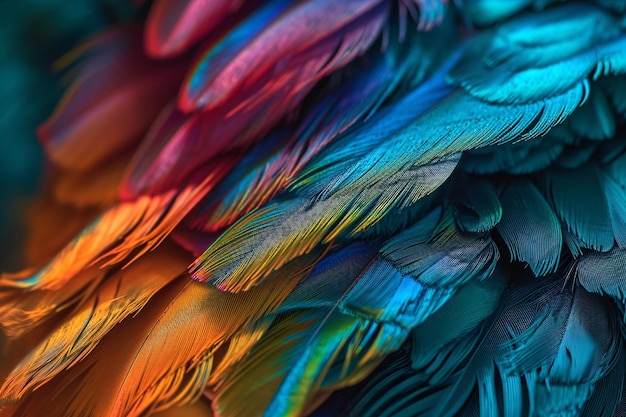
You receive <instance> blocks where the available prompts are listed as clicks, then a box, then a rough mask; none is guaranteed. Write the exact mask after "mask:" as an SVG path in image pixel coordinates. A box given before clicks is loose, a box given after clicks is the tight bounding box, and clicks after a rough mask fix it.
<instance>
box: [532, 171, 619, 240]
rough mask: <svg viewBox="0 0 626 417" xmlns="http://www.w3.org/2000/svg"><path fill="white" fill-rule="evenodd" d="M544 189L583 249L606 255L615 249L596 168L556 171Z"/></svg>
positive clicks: (548, 175) (545, 177)
mask: <svg viewBox="0 0 626 417" xmlns="http://www.w3.org/2000/svg"><path fill="white" fill-rule="evenodd" d="M542 181H543V189H544V192H545V194H546V195H547V196H548V199H549V200H550V201H551V202H552V204H553V206H554V208H555V211H556V214H557V216H559V218H560V220H561V221H562V222H563V223H564V225H565V226H566V227H567V229H568V230H569V231H570V232H572V233H573V234H574V235H575V236H576V237H577V238H578V239H580V241H581V242H582V244H583V247H585V248H590V249H594V250H597V251H601V252H605V251H608V250H609V249H611V247H612V246H613V229H612V226H611V220H610V219H611V217H610V215H609V208H608V205H607V201H606V197H605V195H604V193H603V192H602V185H601V183H600V178H599V177H598V172H597V170H596V169H595V167H594V166H592V165H587V166H585V167H581V168H579V169H577V170H562V169H552V170H550V171H546V172H545V174H544V175H543V179H542Z"/></svg>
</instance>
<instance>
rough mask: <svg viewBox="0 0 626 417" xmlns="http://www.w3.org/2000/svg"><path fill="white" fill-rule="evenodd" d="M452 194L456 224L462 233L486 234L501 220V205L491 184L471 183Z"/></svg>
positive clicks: (482, 182)
mask: <svg viewBox="0 0 626 417" xmlns="http://www.w3.org/2000/svg"><path fill="white" fill-rule="evenodd" d="M454 193H455V195H454V197H453V198H454V203H455V210H456V211H455V218H456V224H457V226H458V228H459V230H461V231H462V232H486V231H488V230H491V229H493V228H494V227H495V226H496V225H497V224H498V223H499V222H500V220H501V219H502V205H501V204H500V200H499V198H498V194H497V192H496V190H495V188H494V187H493V185H492V184H491V183H489V182H487V181H480V180H477V181H476V180H475V181H471V182H469V184H467V183H465V184H463V185H462V186H459V187H458V189H455V190H454Z"/></svg>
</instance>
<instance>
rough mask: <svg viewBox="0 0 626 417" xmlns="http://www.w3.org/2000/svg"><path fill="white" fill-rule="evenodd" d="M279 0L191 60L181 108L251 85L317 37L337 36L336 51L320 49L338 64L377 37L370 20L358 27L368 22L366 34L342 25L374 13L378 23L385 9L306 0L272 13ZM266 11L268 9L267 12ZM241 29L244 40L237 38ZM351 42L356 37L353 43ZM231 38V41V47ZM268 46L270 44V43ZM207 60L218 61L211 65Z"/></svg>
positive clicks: (365, 0) (376, 1) (371, 0)
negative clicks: (192, 64) (260, 28)
mask: <svg viewBox="0 0 626 417" xmlns="http://www.w3.org/2000/svg"><path fill="white" fill-rule="evenodd" d="M283 4H285V1H280V2H273V3H270V4H269V5H268V6H267V9H263V11H262V14H260V15H258V16H254V15H253V17H252V18H251V19H250V21H249V22H245V23H243V25H242V26H241V27H240V28H238V29H237V30H236V31H234V32H232V34H231V35H230V37H227V38H225V39H224V40H222V41H221V42H220V44H218V45H217V48H218V49H215V47H214V48H213V49H210V50H208V51H207V52H206V55H205V56H204V57H202V58H201V59H200V60H199V61H198V62H197V63H196V64H195V66H194V70H193V72H191V73H190V75H189V76H188V79H187V82H186V85H185V89H183V90H182V91H181V95H180V100H179V105H180V107H181V108H182V109H184V110H187V111H190V110H192V109H196V108H214V107H216V106H217V105H218V104H220V103H223V102H224V100H225V99H227V98H228V97H229V95H230V94H232V93H233V92H234V91H236V90H238V89H241V88H243V87H245V86H244V85H243V84H244V80H245V84H247V85H254V83H255V82H257V81H258V80H259V77H260V76H262V75H265V74H267V73H268V72H271V71H272V69H273V67H275V66H276V65H277V64H278V63H279V62H280V61H284V63H285V64H287V63H289V61H290V59H291V57H292V56H294V54H297V53H298V52H301V51H304V50H306V49H311V48H315V47H317V44H318V43H319V42H328V40H329V39H332V38H333V37H337V38H338V39H337V40H336V41H334V44H335V45H336V46H335V47H334V48H333V47H331V48H330V50H331V51H332V49H335V48H336V49H337V51H336V55H335V56H334V57H333V55H330V56H329V55H328V50H323V49H321V50H320V51H318V54H321V55H320V56H321V57H324V56H326V58H323V60H324V61H326V62H327V64H326V65H327V68H328V69H327V71H328V70H330V69H332V68H337V65H341V64H342V63H343V62H344V61H349V60H350V59H351V57H354V56H355V55H359V54H360V53H361V52H362V51H364V49H365V48H367V47H368V46H369V45H370V44H371V42H372V41H373V40H374V39H375V37H376V34H377V33H378V32H379V30H380V29H381V26H382V25H380V24H378V25H373V27H371V29H370V28H369V27H368V26H370V25H363V24H361V26H357V28H358V29H361V28H363V27H367V28H368V29H369V30H368V32H369V34H368V36H362V35H359V34H357V33H354V34H351V33H350V32H349V31H346V30H345V28H346V27H348V25H349V24H350V23H352V22H355V21H358V20H359V19H361V18H367V19H369V20H372V18H374V19H373V20H374V21H380V23H382V19H384V18H385V16H386V13H387V7H386V5H387V4H386V3H382V2H381V1H380V0H350V1H346V2H342V3H337V2H330V1H326V0H322V1H321V2H320V1H305V2H303V3H301V4H298V5H296V6H295V7H293V8H291V9H289V10H288V11H287V12H286V13H285V14H283V15H281V16H279V17H277V18H275V16H276V14H275V10H276V6H277V5H278V6H279V7H280V8H279V9H278V11H280V10H282V7H284V6H282V5H283ZM265 10H268V12H267V13H268V15H267V16H266V15H265V13H266V12H265ZM268 21H269V23H268ZM260 24H265V27H263V28H262V30H259V29H257V28H258V27H259V25H260ZM307 28H311V29H312V30H310V29H307ZM240 32H241V34H240ZM243 34H245V36H246V38H245V39H247V42H246V43H247V45H246V44H245V43H243V42H242V40H241V39H240V37H241V36H242V35H243ZM255 35H256V36H255ZM351 37H353V39H351ZM342 38H345V40H346V45H342V43H343V40H342ZM351 41H352V42H354V41H356V42H355V43H354V44H352V45H351V44H350V43H351ZM232 42H234V44H232V46H231V43H232ZM221 45H223V46H221ZM243 45H245V47H243ZM268 45H272V47H270V48H268ZM233 46H234V48H233ZM237 46H238V47H237ZM238 49H240V50H238ZM351 49H352V50H351ZM222 51H223V52H222ZM220 53H221V54H227V56H228V58H227V59H225V58H222V57H221V54H220ZM344 54H345V56H342V55H344ZM312 59H319V58H318V57H312ZM211 62H216V63H218V64H217V65H211V64H210V63H211ZM303 68H304V69H306V64H305V65H304V66H303V67H301V69H303ZM323 74H324V71H322V72H319V73H317V74H315V75H314V76H315V77H320V76H323ZM308 77H309V76H301V80H302V81H301V83H302V84H306V83H308V82H309V81H308V80H307V78H308ZM272 81H274V80H272Z"/></svg>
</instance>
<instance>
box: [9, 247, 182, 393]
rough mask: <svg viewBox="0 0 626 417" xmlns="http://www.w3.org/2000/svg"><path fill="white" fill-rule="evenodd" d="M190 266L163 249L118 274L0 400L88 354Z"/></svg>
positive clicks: (36, 354)
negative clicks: (111, 331) (117, 326)
mask: <svg viewBox="0 0 626 417" xmlns="http://www.w3.org/2000/svg"><path fill="white" fill-rule="evenodd" d="M187 263H188V256H185V254H184V252H182V253H181V252H179V251H174V250H173V248H171V247H161V248H159V249H158V250H157V251H155V252H152V253H150V254H148V255H146V256H145V257H143V258H142V259H141V260H139V261H138V262H136V263H134V264H133V265H131V266H130V267H129V268H127V269H123V270H120V271H118V272H116V273H115V275H114V276H113V277H110V278H109V279H108V280H107V281H106V282H104V283H103V284H102V286H100V288H98V289H97V290H96V291H95V294H94V295H93V296H92V297H91V298H89V299H87V300H85V301H84V302H83V303H81V305H80V306H79V307H78V308H77V309H76V311H75V312H74V314H73V316H72V317H71V319H69V320H68V321H66V322H65V323H63V324H62V325H61V326H60V327H58V328H57V329H55V330H54V331H53V332H52V333H51V334H50V335H49V336H48V337H47V339H46V340H45V341H44V342H42V343H41V344H40V345H39V346H37V347H36V348H35V349H34V350H33V351H32V352H31V353H30V354H29V355H28V356H27V357H26V358H25V359H24V360H23V361H22V362H21V363H20V364H19V365H17V366H16V367H15V368H14V369H13V372H12V373H11V375H10V376H9V377H8V378H7V380H6V381H5V383H4V385H3V387H2V389H0V397H1V398H3V399H4V400H5V401H7V400H9V401H15V399H17V398H19V397H21V396H23V395H24V394H25V393H26V392H29V391H31V390H32V389H36V388H37V387H39V386H41V385H42V384H44V383H45V382H47V381H48V380H50V379H52V378H53V377H54V376H55V375H56V374H58V373H59V372H60V371H61V370H62V369H64V368H66V367H70V366H72V365H73V364H75V363H77V362H78V361H80V360H81V359H83V358H84V357H86V356H87V355H89V353H90V352H91V351H92V350H93V349H94V348H95V347H96V345H97V343H98V341H99V340H100V339H102V337H103V336H104V335H106V333H108V332H109V331H110V330H111V329H112V328H113V327H114V326H116V325H117V324H118V323H119V322H121V321H122V320H123V319H124V318H126V317H128V316H130V315H131V314H133V313H136V312H137V311H139V310H141V309H142V308H143V306H144V305H145V304H146V303H147V302H148V300H149V299H150V298H152V296H153V295H154V294H156V292H158V291H159V290H160V289H161V288H162V287H164V286H165V285H167V284H168V283H169V282H170V281H172V280H173V279H174V278H176V277H177V276H178V275H180V274H181V273H183V272H184V271H185V267H186V264H187Z"/></svg>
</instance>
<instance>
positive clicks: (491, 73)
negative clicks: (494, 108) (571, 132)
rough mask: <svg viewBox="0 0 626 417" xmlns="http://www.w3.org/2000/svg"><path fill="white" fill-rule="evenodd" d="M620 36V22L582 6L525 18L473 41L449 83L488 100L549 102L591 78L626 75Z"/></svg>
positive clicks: (594, 9) (623, 39)
mask: <svg viewBox="0 0 626 417" xmlns="http://www.w3.org/2000/svg"><path fill="white" fill-rule="evenodd" d="M620 35H621V32H620V22H619V21H618V20H617V19H615V18H613V17H612V16H611V15H610V14H607V13H605V12H603V11H601V10H598V9H596V8H594V7H590V6H587V5H583V4H572V5H568V6H564V7H560V8H555V9H551V10H548V11H546V12H542V13H535V14H528V15H524V16H521V17H518V18H515V19H514V20H512V21H511V22H508V23H506V24H504V25H503V26H501V27H500V28H499V29H497V31H496V32H495V33H493V34H492V33H486V34H483V35H481V36H478V37H476V38H474V39H472V40H471V41H470V43H469V45H468V47H467V48H466V51H465V53H464V55H463V57H462V58H461V59H460V61H459V62H458V64H457V65H456V66H455V68H454V69H453V70H452V71H451V73H450V80H451V82H453V83H455V84H460V85H461V86H463V88H464V89H465V90H467V91H468V92H469V93H470V94H472V95H473V96H475V97H478V98H480V99H482V100H485V101H488V102H495V103H504V104H516V103H529V102H534V101H537V100H544V99H545V98H546V97H552V96H554V95H557V94H562V93H564V92H566V91H568V90H569V89H571V88H572V87H573V86H575V85H576V84H578V83H580V82H582V81H583V80H585V79H586V78H587V77H588V76H590V75H594V78H595V77H596V76H597V75H599V74H604V75H608V74H609V73H613V74H621V73H623V72H624V71H623V70H624V68H625V67H624V59H625V56H623V55H626V52H624V49H620V48H623V47H624V45H626V43H625V42H626V38H624V37H620Z"/></svg>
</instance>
